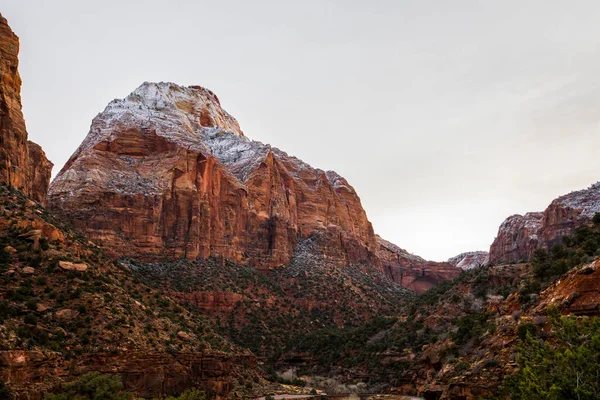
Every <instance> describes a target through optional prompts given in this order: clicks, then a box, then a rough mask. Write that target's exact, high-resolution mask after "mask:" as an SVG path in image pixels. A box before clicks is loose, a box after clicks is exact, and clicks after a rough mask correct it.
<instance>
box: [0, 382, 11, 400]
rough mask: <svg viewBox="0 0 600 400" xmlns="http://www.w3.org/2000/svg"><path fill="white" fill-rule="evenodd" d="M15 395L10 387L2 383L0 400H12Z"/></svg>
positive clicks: (0, 384) (0, 383) (0, 385)
mask: <svg viewBox="0 0 600 400" xmlns="http://www.w3.org/2000/svg"><path fill="white" fill-rule="evenodd" d="M13 398H14V394H13V392H12V390H10V388H9V387H8V385H7V384H6V383H4V382H0V400H12V399H13Z"/></svg>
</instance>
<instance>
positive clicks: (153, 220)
mask: <svg viewBox="0 0 600 400" xmlns="http://www.w3.org/2000/svg"><path fill="white" fill-rule="evenodd" d="M49 197H50V199H51V201H50V207H51V209H52V210H53V211H54V212H56V213H57V214H58V215H61V216H64V217H68V218H70V219H71V220H72V221H73V222H74V224H75V225H76V226H77V227H79V228H81V229H82V230H84V231H85V232H86V233H87V234H88V235H89V237H90V238H92V239H93V240H97V241H99V242H101V243H103V244H105V245H106V248H107V249H111V251H112V252H113V254H116V255H119V256H131V257H136V258H138V259H143V260H146V261H155V260H161V259H166V258H187V259H197V258H205V257H208V256H216V257H223V258H226V259H231V260H234V261H236V262H239V263H247V264H252V265H255V266H258V267H264V268H270V267H275V266H278V265H282V264H286V263H288V262H289V261H290V258H291V256H292V254H293V251H294V249H295V246H296V243H297V241H298V240H299V239H303V238H307V237H310V236H313V235H319V236H321V237H325V238H327V240H325V241H323V243H324V245H323V246H322V247H321V249H320V252H321V253H322V255H323V257H324V258H325V259H328V260H331V261H335V262H338V263H350V262H361V261H367V260H371V261H374V260H375V261H376V257H375V250H376V245H375V236H374V234H373V228H372V227H371V224H370V222H369V221H368V220H367V217H366V214H365V212H364V210H363V208H362V206H361V203H360V199H359V198H358V196H357V194H356V192H355V191H354V189H353V188H352V187H351V186H350V185H349V184H348V182H346V180H345V179H344V178H342V177H340V176H339V175H338V174H336V173H335V172H332V171H328V172H325V171H322V170H319V169H315V168H312V167H311V166H309V165H307V164H306V163H304V162H302V161H301V160H299V159H297V158H295V157H292V156H289V155H287V154H286V153H284V152H283V151H280V150H278V149H276V148H273V147H271V146H269V145H265V144H263V143H260V142H256V141H251V140H249V139H247V138H246V137H245V136H244V135H243V133H242V131H241V130H240V127H239V125H238V123H237V121H236V120H235V119H234V118H233V117H232V116H230V115H229V114H228V113H227V112H225V111H224V110H223V109H222V108H221V104H220V102H219V99H218V98H217V97H216V96H215V95H214V94H213V93H212V92H211V91H210V90H207V89H204V88H201V87H199V86H192V87H182V86H178V85H175V84H172V83H144V84H143V85H141V86H140V87H139V88H138V89H136V90H135V91H134V92H133V93H131V94H130V95H129V96H127V97H126V98H125V99H122V100H114V101H113V102H111V103H110V104H109V105H108V106H107V107H106V109H105V110H104V111H103V112H102V113H100V114H99V115H98V116H97V117H96V118H94V120H93V122H92V125H91V128H90V132H89V134H88V135H87V137H86V138H85V140H84V142H83V143H82V144H81V146H80V147H79V148H78V149H77V151H76V152H75V154H73V156H72V157H71V158H70V160H69V161H68V162H67V164H66V165H65V167H64V168H63V169H62V171H61V172H60V173H59V174H58V176H57V177H56V179H55V180H54V181H53V182H52V184H51V186H50V192H49Z"/></svg>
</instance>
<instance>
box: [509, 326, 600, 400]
mask: <svg viewBox="0 0 600 400" xmlns="http://www.w3.org/2000/svg"><path fill="white" fill-rule="evenodd" d="M551 320H552V321H551V322H552V325H553V330H554V332H555V335H554V338H553V339H554V340H552V341H543V340H541V339H538V338H534V337H533V336H532V335H526V337H525V339H524V340H522V341H521V343H520V344H519V346H518V356H517V361H518V364H519V370H518V372H517V373H516V374H515V375H514V376H512V377H509V378H507V379H506V381H505V382H504V384H503V385H502V387H501V394H502V395H504V396H505V397H503V398H511V399H513V400H521V399H523V400H524V399H540V400H546V399H580V400H592V399H597V398H598V395H597V394H598V393H600V381H599V380H598V376H599V375H600V318H597V317H596V318H583V319H581V320H578V319H577V318H576V317H556V318H555V317H551Z"/></svg>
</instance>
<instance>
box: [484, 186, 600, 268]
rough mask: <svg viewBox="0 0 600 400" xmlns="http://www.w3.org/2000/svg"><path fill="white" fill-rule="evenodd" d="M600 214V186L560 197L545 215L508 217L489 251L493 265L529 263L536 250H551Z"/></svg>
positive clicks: (543, 213) (528, 214)
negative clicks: (527, 261) (525, 261)
mask: <svg viewBox="0 0 600 400" xmlns="http://www.w3.org/2000/svg"><path fill="white" fill-rule="evenodd" d="M597 212H600V182H599V183H595V184H594V185H592V186H590V187H589V188H588V189H584V190H579V191H576V192H572V193H569V194H566V195H564V196H561V197H559V198H557V199H555V200H554V201H552V203H550V205H549V206H548V207H547V208H546V210H545V211H544V212H531V213H527V214H525V215H512V216H510V217H508V218H507V219H506V220H505V221H504V222H503V223H502V225H500V228H499V229H498V235H497V236H496V239H495V240H494V243H492V246H491V247H490V262H491V263H495V264H496V263H503V262H518V261H521V260H527V259H529V257H531V255H532V254H533V252H534V251H535V249H537V248H548V247H550V246H552V245H553V244H555V243H557V242H558V241H559V240H560V238H561V237H563V236H568V235H571V234H572V233H573V231H574V230H575V229H576V228H578V227H580V226H582V225H585V224H589V223H590V222H591V220H592V218H593V217H594V214H596V213H597Z"/></svg>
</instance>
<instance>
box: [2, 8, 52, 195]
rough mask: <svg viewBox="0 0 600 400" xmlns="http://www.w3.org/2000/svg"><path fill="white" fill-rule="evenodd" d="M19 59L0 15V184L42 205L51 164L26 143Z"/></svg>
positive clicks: (15, 43) (16, 44) (16, 42)
mask: <svg viewBox="0 0 600 400" xmlns="http://www.w3.org/2000/svg"><path fill="white" fill-rule="evenodd" d="M18 55H19V38H18V37H17V36H16V35H15V34H14V33H13V31H12V30H11V29H10V27H9V26H8V23H7V21H6V19H4V18H3V17H2V15H1V14H0V182H3V183H8V184H10V185H12V186H14V187H16V188H17V189H20V190H22V191H23V192H24V193H25V194H27V195H28V196H30V197H31V198H33V199H35V200H37V201H39V202H41V203H45V201H46V192H47V191H48V184H49V183H50V174H51V171H52V163H51V162H50V161H48V159H47V158H46V155H45V153H44V151H43V150H42V149H41V148H40V147H39V146H38V145H37V144H35V143H32V142H28V141H27V131H26V128H25V120H24V119H23V113H22V111H21V77H20V76H19V72H18V66H19V59H18Z"/></svg>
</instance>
